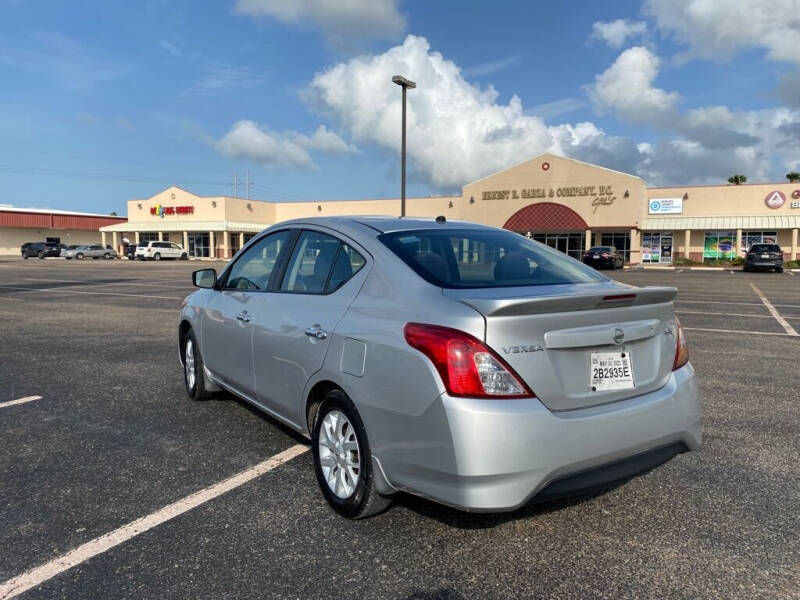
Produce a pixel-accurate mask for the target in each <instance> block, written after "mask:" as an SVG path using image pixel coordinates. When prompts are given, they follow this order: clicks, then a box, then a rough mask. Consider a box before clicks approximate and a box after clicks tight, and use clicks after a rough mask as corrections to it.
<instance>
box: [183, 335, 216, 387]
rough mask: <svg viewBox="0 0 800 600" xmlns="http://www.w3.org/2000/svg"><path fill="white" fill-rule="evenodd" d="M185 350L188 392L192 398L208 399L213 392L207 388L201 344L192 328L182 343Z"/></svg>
mask: <svg viewBox="0 0 800 600" xmlns="http://www.w3.org/2000/svg"><path fill="white" fill-rule="evenodd" d="M181 347H182V352H183V383H184V385H185V386H186V393H187V394H189V397H190V398H191V399H192V400H207V399H209V398H211V397H212V396H213V393H211V392H209V391H207V390H206V386H205V372H204V370H203V356H202V355H201V354H200V346H198V345H197V339H196V338H195V337H194V331H192V330H191V329H190V330H189V331H188V332H187V333H186V335H185V336H184V338H183V340H182V343H181Z"/></svg>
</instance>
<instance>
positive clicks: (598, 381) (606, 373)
mask: <svg viewBox="0 0 800 600" xmlns="http://www.w3.org/2000/svg"><path fill="white" fill-rule="evenodd" d="M589 366H590V367H591V370H590V376H589V386H590V387H591V388H592V391H593V392H600V391H606V390H627V389H631V388H633V387H634V385H633V366H632V365H631V353H630V352H628V351H627V350H624V349H623V350H622V351H619V352H592V353H591V356H590V364H589Z"/></svg>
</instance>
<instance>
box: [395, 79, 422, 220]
mask: <svg viewBox="0 0 800 600" xmlns="http://www.w3.org/2000/svg"><path fill="white" fill-rule="evenodd" d="M392 81H393V82H394V83H396V84H397V85H399V86H400V87H401V88H403V126H402V129H403V133H402V142H401V150H400V156H401V158H400V163H401V167H400V169H401V175H400V216H401V217H405V216H406V89H408V88H415V87H417V84H416V83H414V82H413V81H410V80H408V79H406V78H405V77H402V76H401V75H395V76H394V77H392Z"/></svg>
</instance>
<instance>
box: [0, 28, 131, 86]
mask: <svg viewBox="0 0 800 600" xmlns="http://www.w3.org/2000/svg"><path fill="white" fill-rule="evenodd" d="M0 64H5V65H8V66H10V67H14V68H17V69H21V70H25V71H30V72H33V73H38V74H41V75H44V76H45V77H51V78H53V79H55V80H56V81H57V82H58V83H59V84H60V85H61V86H62V87H63V88H64V89H67V90H70V91H83V90H86V89H89V88H92V87H95V86H97V85H100V84H102V83H105V82H108V81H111V80H113V79H117V78H118V77H121V76H122V75H124V74H125V73H127V72H128V70H129V69H128V67H127V66H126V65H124V64H122V63H118V62H115V61H113V60H111V59H110V58H108V56H107V53H104V52H102V51H100V50H96V49H94V48H90V47H88V46H85V45H84V44H82V43H81V42H79V41H77V40H74V39H72V38H69V37H67V36H65V35H62V34H60V33H51V32H47V31H40V32H36V33H33V34H30V35H26V36H24V37H22V36H20V37H15V36H5V35H0Z"/></svg>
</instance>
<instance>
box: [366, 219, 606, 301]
mask: <svg viewBox="0 0 800 600" xmlns="http://www.w3.org/2000/svg"><path fill="white" fill-rule="evenodd" d="M379 239H380V240H381V241H382V242H383V243H384V244H386V246H388V247H389V248H390V249H391V250H392V251H393V252H394V253H395V254H396V255H397V256H399V257H400V258H401V259H402V260H403V261H404V262H405V263H406V264H407V265H408V266H410V267H411V268H412V269H414V271H416V272H417V273H418V274H419V275H420V276H421V277H422V278H423V279H425V280H426V281H429V282H430V283H433V284H434V285H438V286H441V287H446V288H494V287H511V286H529V285H556V284H569V283H594V282H598V281H606V279H605V277H603V276H602V275H600V274H598V273H597V272H596V271H595V270H594V269H590V268H589V267H586V266H584V265H583V264H582V263H580V262H579V261H577V260H575V259H572V258H570V257H569V256H567V255H566V254H562V253H561V252H558V251H557V250H553V249H551V248H549V247H547V246H545V245H544V244H540V243H539V242H534V241H532V240H529V239H528V238H526V237H524V236H522V235H519V234H518V233H512V232H510V231H502V230H486V229H461V230H459V229H444V230H440V231H437V230H433V229H425V230H420V231H399V232H395V233H384V234H382V235H380V236H379Z"/></svg>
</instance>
